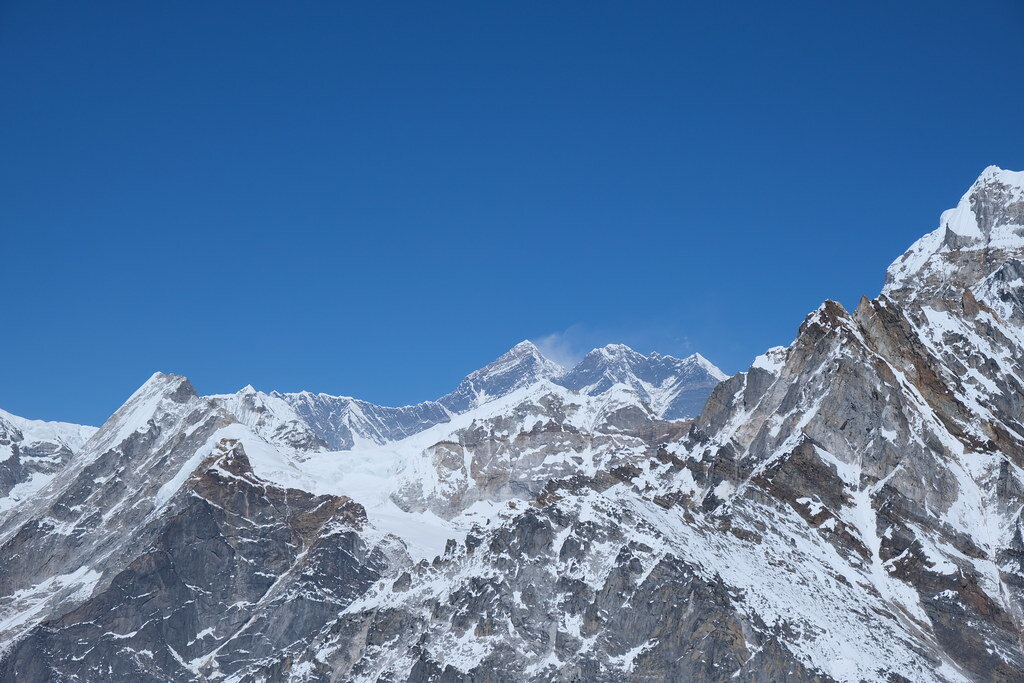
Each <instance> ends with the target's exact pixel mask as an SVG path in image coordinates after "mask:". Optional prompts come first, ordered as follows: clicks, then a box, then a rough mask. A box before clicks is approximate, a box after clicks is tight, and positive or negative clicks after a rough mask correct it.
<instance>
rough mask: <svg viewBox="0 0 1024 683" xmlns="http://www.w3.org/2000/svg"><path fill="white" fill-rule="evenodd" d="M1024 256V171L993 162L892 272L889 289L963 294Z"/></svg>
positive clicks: (894, 293)
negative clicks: (1002, 167)
mask: <svg viewBox="0 0 1024 683" xmlns="http://www.w3.org/2000/svg"><path fill="white" fill-rule="evenodd" d="M1022 257H1024V172H1019V171H1007V170H1004V169H1001V168H999V167H998V166H989V167H988V168H986V169H985V170H984V171H982V173H981V175H980V176H979V177H978V179H977V180H975V181H974V183H972V184H971V187H970V188H969V189H968V190H967V192H966V193H964V195H963V197H961V198H960V201H959V202H958V203H957V205H956V207H954V208H952V209H949V210H947V211H944V212H943V213H942V215H941V216H940V217H939V225H938V227H937V228H936V229H935V230H933V231H932V232H930V233H928V234H927V235H925V236H924V237H922V238H921V239H919V240H917V241H916V242H914V244H912V245H911V246H910V248H909V249H908V250H907V251H906V253H904V254H903V255H902V256H900V258H898V259H897V260H896V261H894V262H893V264H892V265H891V266H889V269H888V271H886V278H885V287H884V289H883V290H882V292H883V294H885V295H886V296H890V297H901V298H908V297H909V298H922V297H924V298H929V299H936V298H959V297H960V296H961V295H962V294H963V292H964V290H965V289H969V288H972V287H974V286H975V285H976V284H978V283H979V282H981V281H982V280H984V279H985V278H987V277H988V276H990V275H992V274H993V273H994V272H995V271H997V270H998V269H1000V268H1001V267H1002V266H1003V265H1004V264H1005V263H1006V262H1007V261H1009V260H1013V259H1020V258H1022Z"/></svg>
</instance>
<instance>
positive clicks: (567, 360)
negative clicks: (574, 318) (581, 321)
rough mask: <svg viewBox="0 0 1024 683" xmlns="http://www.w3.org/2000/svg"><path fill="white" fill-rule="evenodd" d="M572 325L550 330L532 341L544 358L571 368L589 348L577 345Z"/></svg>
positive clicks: (577, 340)
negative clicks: (561, 329)
mask: <svg viewBox="0 0 1024 683" xmlns="http://www.w3.org/2000/svg"><path fill="white" fill-rule="evenodd" d="M573 327H577V326H575V325H574V326H573ZM573 327H570V328H568V329H567V330H564V331H562V332H552V333H551V334H547V335H544V336H543V337H540V338H539V339H534V340H532V341H533V343H534V344H536V345H537V348H538V349H540V352H541V353H543V354H544V356H545V357H546V358H548V359H549V360H553V361H555V362H556V363H558V364H559V365H561V366H562V367H565V368H571V367H572V366H574V365H576V363H579V362H580V360H581V359H582V358H583V356H584V355H586V353H587V351H589V350H590V349H584V348H582V347H581V346H580V345H579V339H577V338H575V337H576V336H577V335H574V334H573Z"/></svg>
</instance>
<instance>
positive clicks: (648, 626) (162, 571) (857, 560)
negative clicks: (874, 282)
mask: <svg viewBox="0 0 1024 683" xmlns="http://www.w3.org/2000/svg"><path fill="white" fill-rule="evenodd" d="M1022 359H1024V173H1014V172H1009V171H1004V170H1002V169H998V168H996V167H990V168H988V169H986V170H985V171H984V172H983V173H982V175H981V176H980V177H979V178H978V179H977V180H976V181H975V182H974V183H973V184H972V185H971V187H970V188H969V189H968V191H967V193H966V194H965V195H964V196H963V198H962V199H961V200H960V202H959V203H958V204H957V206H956V207H955V208H953V209H950V210H949V211H946V212H945V213H943V214H942V215H941V217H940V219H939V225H938V227H937V228H936V229H935V230H934V231H933V232H931V233H929V234H927V235H925V236H924V237H922V238H921V239H920V240H918V241H917V242H915V243H914V244H913V245H912V246H911V247H910V248H909V250H908V251H907V252H906V253H905V254H903V255H902V256H901V257H899V258H898V259H897V260H896V261H895V262H894V263H893V264H892V265H891V266H890V267H889V269H888V272H887V274H886V282H885V286H884V288H883V290H882V292H881V293H880V294H879V295H878V296H877V297H875V298H873V299H868V298H863V299H862V300H861V301H860V303H859V304H858V305H857V306H856V308H854V309H853V310H852V311H851V310H847V309H846V308H844V307H843V306H842V305H840V304H839V303H836V302H834V301H826V302H825V303H823V304H822V305H821V306H820V307H819V308H818V309H817V310H815V311H813V312H812V313H810V314H809V315H808V316H807V318H806V319H805V320H804V321H803V323H802V324H801V325H800V326H799V328H798V330H797V332H796V337H795V339H794V341H793V343H792V344H790V345H789V346H788V347H776V348H773V349H769V350H767V351H766V352H765V353H764V354H763V355H761V356H759V357H758V358H756V359H754V360H753V362H752V363H751V365H750V367H749V369H748V370H747V371H745V372H741V373H738V374H736V375H734V376H731V377H727V376H725V375H724V374H723V373H721V372H720V371H719V370H718V369H717V368H715V367H714V366H713V365H711V364H710V363H709V362H708V361H707V360H706V359H704V358H703V357H701V356H699V355H694V356H691V357H690V358H687V359H682V360H680V359H676V358H672V357H669V356H661V355H658V354H651V355H649V356H645V355H642V354H640V353H637V352H635V351H633V350H631V349H629V348H628V347H625V346H621V345H610V346H606V347H604V348H601V349H595V350H594V351H592V352H590V353H589V354H587V355H586V357H584V358H583V360H581V361H580V362H579V363H578V364H577V365H575V366H574V367H573V368H570V369H564V368H561V367H560V366H558V365H556V364H554V363H552V362H551V361H549V360H547V359H545V358H544V357H543V355H542V354H541V353H540V352H539V351H538V349H537V347H536V346H534V345H533V344H531V343H530V342H523V343H520V344H517V345H516V346H515V347H513V348H512V349H511V350H510V351H509V352H508V353H506V354H504V355H503V356H501V357H500V358H498V359H497V360H496V361H495V362H494V363H492V364H490V365H488V366H486V367H485V368H482V369H481V370H478V371H476V372H474V373H472V374H470V375H469V376H468V377H467V378H466V379H465V380H463V381H462V383H460V384H459V385H458V387H456V389H455V390H454V391H453V392H451V393H449V394H447V395H445V396H443V397H441V398H440V399H438V400H437V401H432V402H426V403H421V404H418V405H415V406H406V407H399V408H389V407H382V406H376V405H373V404H371V403H367V402H365V401H360V400H357V399H353V398H348V397H340V396H329V395H325V394H310V393H308V392H303V393H297V394H285V393H278V392H271V393H263V392H259V391H256V390H254V389H253V388H251V387H246V388H245V389H243V390H242V391H240V392H238V393H237V394H230V395H215V396H205V397H204V396H200V395H198V394H197V392H196V391H195V389H194V388H193V387H192V385H191V384H190V383H189V381H188V380H187V379H185V378H184V377H181V376H177V375H168V374H162V373H157V374H155V375H154V376H153V377H152V378H150V380H149V381H147V382H146V383H145V384H144V385H143V386H142V387H140V388H139V389H138V390H137V391H136V392H135V393H134V394H133V395H132V396H131V397H130V398H129V399H128V400H127V401H126V402H125V404H124V405H123V406H122V407H121V408H120V409H119V410H118V411H117V412H116V413H115V414H114V415H113V416H111V418H110V419H109V420H107V422H106V423H105V424H103V425H102V426H101V427H100V428H98V429H94V428H89V427H80V426H75V425H67V424H62V423H44V422H37V421H29V420H24V419H21V418H16V417H14V416H11V415H9V414H7V413H0V496H2V497H0V567H2V568H3V570H2V571H0V680H3V681H50V680H54V681H57V680H59V681H64V680H79V681H99V680H130V681H196V680H199V681H281V680H288V681H342V680H358V681H363V680H367V681H371V680H372V681H397V680H413V681H505V680H544V681H583V680H586V681H591V680H594V681H617V680H687V681H724V680H742V681H780V680H795V681H875V680H887V681H990V680H997V681H1018V680H1024V673H1022V672H1024V646H1022V642H1024V536H1022V534H1024V360H1022Z"/></svg>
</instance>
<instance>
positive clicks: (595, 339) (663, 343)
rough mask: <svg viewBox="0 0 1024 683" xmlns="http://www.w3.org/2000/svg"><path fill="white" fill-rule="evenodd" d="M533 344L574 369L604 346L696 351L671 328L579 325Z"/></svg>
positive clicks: (678, 352) (646, 350)
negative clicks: (622, 328)
mask: <svg viewBox="0 0 1024 683" xmlns="http://www.w3.org/2000/svg"><path fill="white" fill-rule="evenodd" d="M531 341H532V342H533V343H534V344H536V345H537V348H539V349H540V351H541V353H543V354H544V355H545V356H546V357H547V358H549V359H551V360H553V361H555V362H556V363H558V364H559V365H563V366H565V367H572V366H573V365H575V364H576V363H578V362H579V361H580V360H581V359H582V358H583V356H585V355H587V353H588V352H589V351H590V350H591V349H595V348H598V347H601V346H604V345H605V344H626V345H627V346H630V347H632V348H634V349H636V350H637V351H640V352H642V353H650V352H652V351H658V352H659V353H663V354H668V355H674V356H679V355H684V356H685V355H689V354H690V353H693V351H694V350H695V349H693V348H692V346H693V345H692V344H691V343H690V340H689V339H688V338H687V337H686V335H685V334H683V333H682V332H681V331H680V330H679V329H678V327H677V326H671V325H664V326H658V325H648V326H645V327H641V326H637V327H630V328H629V329H628V330H618V331H615V330H607V329H595V328H592V327H590V326H588V325H584V324H581V323H577V324H575V325H571V326H569V327H567V328H566V329H564V330H562V331H559V332H551V333H550V334H546V335H544V336H542V337H537V338H535V339H532V340H531ZM705 355H706V354H705Z"/></svg>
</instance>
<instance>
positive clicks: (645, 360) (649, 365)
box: [211, 341, 726, 452]
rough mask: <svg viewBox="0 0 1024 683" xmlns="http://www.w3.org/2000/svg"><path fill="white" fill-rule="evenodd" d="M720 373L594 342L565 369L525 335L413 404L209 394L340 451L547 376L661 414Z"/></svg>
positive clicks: (418, 427) (297, 441) (685, 406)
mask: <svg viewBox="0 0 1024 683" xmlns="http://www.w3.org/2000/svg"><path fill="white" fill-rule="evenodd" d="M725 378H726V375H725V373H723V372H722V371H721V370H719V369H718V368H716V367H715V366H714V365H712V364H711V363H710V362H709V361H708V360H706V359H705V358H704V357H703V356H701V355H699V354H694V355H693V356H690V357H689V358H686V359H682V360H680V359H677V358H673V357H671V356H662V355H659V354H657V353H654V354H651V355H650V356H643V355H641V354H639V353H637V352H635V351H633V350H632V349H630V348H629V347H628V346H624V345H622V344H612V345H609V346H606V347H604V348H601V349H594V350H593V351H591V352H590V353H589V354H587V356H586V357H585V358H584V359H583V360H582V361H580V363H579V364H577V365H576V366H575V367H573V368H571V369H569V370H566V369H565V368H563V367H562V366H560V365H558V364H557V363H554V362H553V361H550V360H548V359H547V358H545V357H544V356H543V354H541V352H540V349H538V348H537V346H536V345H535V344H533V342H530V341H523V342H520V343H518V344H516V345H515V346H513V347H512V348H511V349H510V350H509V351H507V352H506V353H504V354H502V355H501V356H500V357H498V358H497V359H496V360H495V361H493V362H492V363H489V364H488V365H486V366H484V367H483V368H480V369H479V370H476V371H474V372H472V373H470V374H469V375H468V376H467V377H466V378H465V379H464V380H462V382H460V383H459V385H458V386H457V387H456V388H455V390H454V391H452V392H451V393H448V394H446V395H444V396H442V397H441V398H439V399H437V400H436V401H425V402H423V403H418V404H416V405H411V406H401V407H388V406H379V405H375V404H373V403H369V402H368V401H362V400H360V399H356V398H351V397H348V396H331V395H329V394H312V393H310V392H308V391H303V392H299V393H280V392H276V391H274V392H270V393H269V394H268V393H263V392H259V391H256V390H255V389H253V388H252V387H251V386H247V387H245V388H244V389H242V390H241V391H239V392H238V393H237V394H222V395H217V396H213V397H211V398H213V399H214V400H215V401H217V402H218V403H219V404H220V405H222V406H224V407H225V409H227V410H228V411H229V412H231V413H232V414H233V415H235V416H236V417H237V418H238V419H239V420H240V421H241V422H242V423H243V424H246V425H248V426H249V427H251V428H253V429H254V430H255V431H256V432H257V433H258V434H260V435H261V436H262V437H263V438H265V439H267V440H268V441H270V442H272V443H275V444H278V445H282V446H288V447H291V448H294V449H295V450H297V451H300V452H309V451H340V450H350V449H352V448H355V447H357V446H360V447H372V446H373V445H378V446H380V445H384V444H387V443H390V442H392V441H398V440H401V439H404V438H406V437H409V436H412V435H414V434H417V433H419V432H422V431H423V430H425V429H428V428H430V427H432V426H434V425H437V424H442V423H445V422H448V421H450V420H451V419H452V418H453V417H454V416H456V415H461V414H464V413H466V412H469V411H472V410H475V409H477V408H479V407H480V406H482V405H484V404H485V403H488V402H490V401H493V400H496V399H500V398H503V397H505V396H508V395H509V394H511V393H514V392H516V391H519V390H521V389H524V388H527V387H532V386H535V385H537V384H538V383H543V382H545V381H548V382H553V383H556V384H560V385H562V386H564V387H567V388H569V389H572V390H573V391H578V392H581V393H585V394H588V395H598V394H604V393H605V392H608V391H609V390H611V389H612V388H613V387H614V386H615V385H616V384H621V385H623V386H625V387H628V388H629V389H631V390H632V391H633V392H635V393H636V395H637V397H638V398H639V399H640V400H642V401H645V402H646V403H647V404H648V405H649V407H650V408H651V410H652V411H653V412H654V414H655V415H656V416H657V417H659V418H661V419H667V420H680V419H686V418H693V417H696V416H697V415H698V414H699V413H700V409H701V408H702V407H703V406H704V402H705V401H706V400H707V398H708V396H710V395H711V391H712V390H713V389H714V388H715V386H716V385H717V384H718V383H719V382H720V381H722V380H724V379H725Z"/></svg>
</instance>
